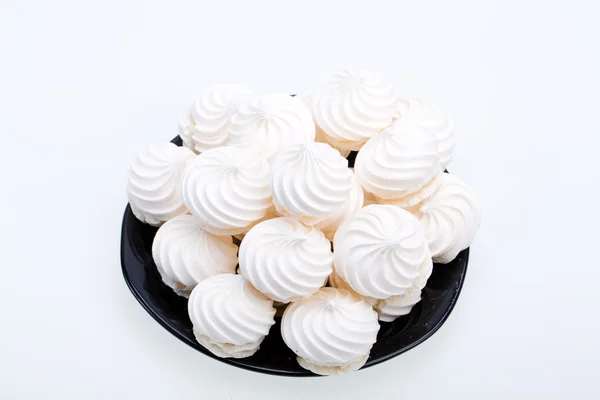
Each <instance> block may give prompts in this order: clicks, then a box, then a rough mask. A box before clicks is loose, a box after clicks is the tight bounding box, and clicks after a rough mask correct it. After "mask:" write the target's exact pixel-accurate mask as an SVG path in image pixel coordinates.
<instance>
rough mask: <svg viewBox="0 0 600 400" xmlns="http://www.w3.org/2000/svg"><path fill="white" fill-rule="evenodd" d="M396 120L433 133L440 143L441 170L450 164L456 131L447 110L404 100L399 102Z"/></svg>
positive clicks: (426, 103)
mask: <svg viewBox="0 0 600 400" xmlns="http://www.w3.org/2000/svg"><path fill="white" fill-rule="evenodd" d="M395 119H397V120H398V123H408V124H416V125H417V126H419V128H421V129H422V130H424V131H427V132H431V133H433V134H434V135H435V137H436V139H437V141H438V152H439V155H440V167H441V169H442V170H444V169H445V168H446V166H447V165H448V164H450V161H452V155H453V153H454V144H455V143H456V131H455V123H454V119H453V118H452V116H450V114H449V113H448V112H447V111H446V110H444V109H442V108H441V107H438V106H436V105H434V104H431V103H428V102H425V101H422V100H417V99H409V100H404V99H403V100H399V101H398V108H397V109H396V115H395Z"/></svg>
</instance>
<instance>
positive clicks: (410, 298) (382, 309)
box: [375, 258, 433, 322]
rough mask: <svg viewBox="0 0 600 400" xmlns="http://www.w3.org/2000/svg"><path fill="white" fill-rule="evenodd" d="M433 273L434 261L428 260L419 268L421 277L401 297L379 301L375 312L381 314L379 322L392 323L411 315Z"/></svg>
mask: <svg viewBox="0 0 600 400" xmlns="http://www.w3.org/2000/svg"><path fill="white" fill-rule="evenodd" d="M432 271H433V261H432V260H431V258H427V259H426V260H425V262H423V264H421V266H420V267H419V275H418V276H417V278H416V279H415V281H414V282H413V285H412V286H411V287H409V288H408V289H406V292H404V293H403V294H401V295H400V296H392V297H390V298H389V299H385V300H379V301H378V302H377V304H375V311H377V314H379V320H380V321H383V322H392V321H394V320H395V319H396V318H398V317H399V316H401V315H406V314H408V313H410V310H412V308H413V307H414V306H415V304H417V303H418V302H419V301H421V292H422V290H423V288H424V287H425V285H426V284H427V280H428V279H429V277H430V276H431V272H432Z"/></svg>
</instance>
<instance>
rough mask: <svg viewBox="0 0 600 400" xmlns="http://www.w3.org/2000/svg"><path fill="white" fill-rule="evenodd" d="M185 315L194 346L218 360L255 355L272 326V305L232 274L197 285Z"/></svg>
mask: <svg viewBox="0 0 600 400" xmlns="http://www.w3.org/2000/svg"><path fill="white" fill-rule="evenodd" d="M188 313H189V316H190V320H191V321H192V325H193V330H194V336H195V337H196V340H197V341H198V343H200V344H201V345H202V346H204V347H206V348H207V349H208V350H210V352H212V353H213V354H214V355H216V356H218V357H222V358H227V357H231V358H244V357H249V356H251V355H252V354H254V353H256V351H257V350H258V348H259V347H260V344H261V342H262V341H263V339H264V338H265V336H266V335H267V334H268V333H269V330H270V329H271V326H272V325H273V324H274V323H275V318H274V316H275V308H273V301H272V300H270V299H268V298H267V297H265V296H264V295H263V294H262V293H260V292H259V291H258V290H256V289H255V288H254V287H252V285H251V284H250V283H249V282H248V281H247V280H246V279H245V278H244V277H243V276H241V275H233V274H220V275H215V276H212V277H210V278H208V279H205V280H203V281H202V282H200V283H199V284H198V285H197V286H196V287H195V288H194V290H193V291H192V294H191V295H190V299H189V301H188Z"/></svg>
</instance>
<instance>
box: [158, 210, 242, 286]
mask: <svg viewBox="0 0 600 400" xmlns="http://www.w3.org/2000/svg"><path fill="white" fill-rule="evenodd" d="M237 250H238V248H237V246H236V245H234V244H233V240H232V239H231V236H217V235H213V234H212V233H209V232H207V231H205V230H204V229H202V228H200V225H199V224H198V221H197V220H196V219H195V218H194V217H193V216H191V215H180V216H177V217H175V218H173V219H170V220H169V221H167V222H166V223H165V224H164V225H163V226H161V227H160V228H159V230H158V232H156V236H154V242H152V258H153V259H154V263H155V264H156V268H157V269H158V272H159V273H160V276H161V278H162V280H163V282H164V283H165V284H166V285H167V286H169V287H170V288H171V289H173V290H174V291H175V293H177V294H178V295H179V296H183V297H189V295H190V292H191V291H192V289H193V288H194V287H196V285H197V284H198V283H199V282H202V281H203V280H204V279H206V278H209V277H211V276H213V275H217V274H226V273H229V274H234V273H235V267H236V265H237V262H238V261H237Z"/></svg>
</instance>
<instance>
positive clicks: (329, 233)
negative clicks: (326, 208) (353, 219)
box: [315, 173, 364, 241]
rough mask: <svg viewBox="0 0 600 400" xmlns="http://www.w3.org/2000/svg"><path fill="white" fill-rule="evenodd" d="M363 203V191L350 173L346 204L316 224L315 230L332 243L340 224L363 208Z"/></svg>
mask: <svg viewBox="0 0 600 400" xmlns="http://www.w3.org/2000/svg"><path fill="white" fill-rule="evenodd" d="M363 201H364V193H363V189H362V187H361V186H360V185H359V184H358V182H357V181H356V177H355V176H354V173H352V189H350V195H349V197H348V198H347V199H346V202H345V203H344V204H343V205H342V207H341V208H340V209H339V210H338V211H336V212H335V213H334V214H332V215H331V216H329V217H327V218H325V219H324V220H323V221H321V222H319V223H317V224H316V225H315V228H318V229H320V230H321V232H323V234H324V235H325V237H326V238H327V239H328V240H330V241H333V236H334V235H335V232H336V231H337V230H338V228H339V227H340V225H341V224H342V222H344V220H345V219H346V218H348V217H349V216H351V215H353V214H355V213H356V212H357V211H358V210H360V209H361V208H362V206H363Z"/></svg>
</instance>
